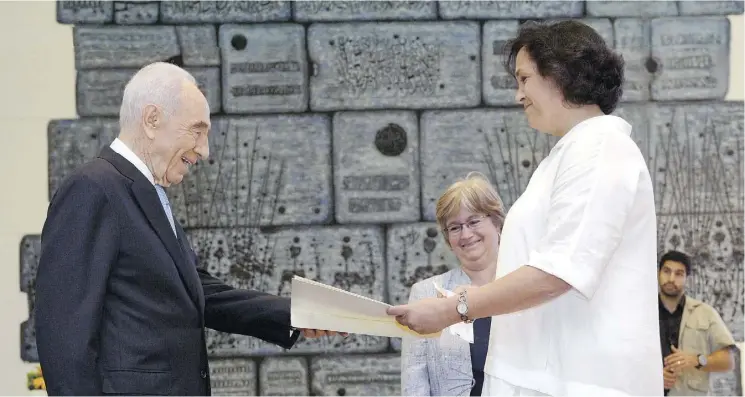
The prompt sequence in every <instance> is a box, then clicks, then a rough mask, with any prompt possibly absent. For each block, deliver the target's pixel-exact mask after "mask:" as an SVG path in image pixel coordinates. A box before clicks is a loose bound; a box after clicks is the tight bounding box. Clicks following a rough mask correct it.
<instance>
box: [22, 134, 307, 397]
mask: <svg viewBox="0 0 745 397" xmlns="http://www.w3.org/2000/svg"><path fill="white" fill-rule="evenodd" d="M176 228H177V231H178V239H177V238H176V236H175V235H174V233H173V230H172V229H171V226H170V224H169V222H168V218H167V217H166V215H165V212H164V211H163V207H162V206H161V204H160V200H159V199H158V194H157V193H156V191H155V188H154V187H153V185H152V184H151V183H150V181H149V180H148V179H147V177H145V176H144V175H143V174H142V173H141V172H140V171H139V170H138V169H137V168H136V167H135V166H134V165H133V164H132V163H130V162H129V161H127V160H126V159H125V158H124V157H122V156H121V155H119V154H118V153H116V152H114V151H113V150H112V149H111V148H109V147H106V148H105V149H103V150H102V152H101V154H100V155H99V157H98V158H96V159H94V160H92V161H91V162H89V163H87V164H85V165H83V166H82V167H80V168H79V169H77V170H76V171H75V172H74V173H72V175H70V176H69V177H68V178H66V180H65V181H64V182H63V183H62V185H61V186H60V187H59V189H58V190H57V192H56V193H55V194H54V196H53V197H52V200H51V202H50V205H49V209H48V214H47V219H46V222H45V224H44V228H43V231H42V235H41V257H40V259H39V270H38V275H37V279H36V301H35V310H36V312H35V320H36V340H37V347H38V351H39V360H40V364H41V368H42V371H43V374H44V379H45V381H46V386H47V392H48V393H49V394H50V395H61V394H65V395H67V394H74V395H101V394H107V393H114V394H127V395H133V394H149V395H156V394H170V395H208V394H210V387H209V368H208V363H207V351H206V346H205V332H204V331H205V330H204V329H205V327H207V328H212V329H215V330H218V331H223V332H230V333H238V334H244V335H250V336H254V337H257V338H260V339H263V340H265V341H268V342H271V343H274V344H277V345H279V346H281V347H283V348H287V349H289V348H290V347H292V346H293V345H294V343H295V341H296V340H297V338H298V336H299V333H298V332H297V331H295V332H291V327H290V300H289V299H288V298H281V297H276V296H273V295H269V294H265V293H261V292H257V291H247V290H238V289H233V288H231V287H230V286H228V285H226V284H224V283H222V282H221V281H219V280H218V279H216V278H214V277H212V276H210V275H209V274H208V273H207V272H205V271H203V270H201V269H199V268H198V267H197V264H196V263H197V257H196V255H195V253H194V251H192V249H191V248H190V247H189V244H188V241H187V239H186V236H185V235H184V231H183V230H182V229H181V226H180V225H178V223H176Z"/></svg>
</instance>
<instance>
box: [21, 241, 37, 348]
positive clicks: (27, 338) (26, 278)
mask: <svg viewBox="0 0 745 397" xmlns="http://www.w3.org/2000/svg"><path fill="white" fill-rule="evenodd" d="M40 254H41V236H39V235H27V236H23V238H22V239H21V266H20V267H21V277H20V281H21V292H25V293H26V302H27V303H28V320H26V321H24V322H22V323H21V360H23V361H26V362H39V352H38V351H37V350H36V330H35V329H34V323H35V321H34V302H35V301H36V299H35V298H36V288H35V285H36V271H37V270H38V269H39V255H40Z"/></svg>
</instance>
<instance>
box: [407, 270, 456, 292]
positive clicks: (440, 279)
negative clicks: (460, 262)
mask: <svg viewBox="0 0 745 397" xmlns="http://www.w3.org/2000/svg"><path fill="white" fill-rule="evenodd" d="M456 270H458V269H450V270H448V271H447V272H445V273H440V274H435V275H434V276H430V277H427V278H425V279H422V280H419V281H417V282H415V283H414V284H413V285H412V286H411V288H412V289H417V290H423V291H424V290H431V291H432V292H433V294H434V293H435V292H436V291H435V286H434V282H436V283H437V285H439V286H441V287H442V286H443V284H445V280H446V279H448V278H449V277H450V276H451V275H452V274H453V272H455V271H456Z"/></svg>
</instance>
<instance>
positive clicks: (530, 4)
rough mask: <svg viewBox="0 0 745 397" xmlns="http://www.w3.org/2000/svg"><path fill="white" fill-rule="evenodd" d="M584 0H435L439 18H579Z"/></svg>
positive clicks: (582, 11)
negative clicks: (438, 8)
mask: <svg viewBox="0 0 745 397" xmlns="http://www.w3.org/2000/svg"><path fill="white" fill-rule="evenodd" d="M584 3H585V2H584V1H559V0H557V1H553V0H552V1H503V0H487V1H449V0H448V1H438V4H439V6H440V17H442V19H461V18H468V19H534V18H558V17H569V18H578V17H581V16H582V14H583V13H584V10H585V9H584Z"/></svg>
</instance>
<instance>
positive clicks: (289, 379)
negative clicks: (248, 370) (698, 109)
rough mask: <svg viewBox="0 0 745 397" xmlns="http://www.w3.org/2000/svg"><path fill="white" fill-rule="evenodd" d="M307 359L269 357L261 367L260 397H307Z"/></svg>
mask: <svg viewBox="0 0 745 397" xmlns="http://www.w3.org/2000/svg"><path fill="white" fill-rule="evenodd" d="M309 378H310V377H309V376H308V361H307V360H306V358H305V357H267V358H265V359H264V360H263V361H262V362H261V364H260V366H259V385H260V386H259V387H260V390H259V395H260V396H307V395H308V390H309V388H308V379H309Z"/></svg>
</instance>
